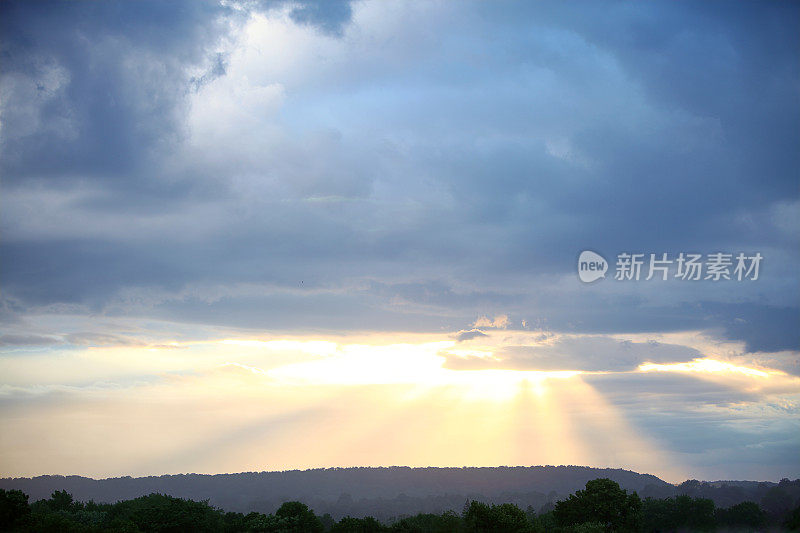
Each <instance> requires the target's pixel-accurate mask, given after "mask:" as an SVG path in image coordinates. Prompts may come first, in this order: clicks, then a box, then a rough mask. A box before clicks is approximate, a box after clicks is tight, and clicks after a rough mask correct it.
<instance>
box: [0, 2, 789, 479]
mask: <svg viewBox="0 0 800 533" xmlns="http://www.w3.org/2000/svg"><path fill="white" fill-rule="evenodd" d="M0 10H2V13H1V16H0V43H1V45H2V48H1V49H0V54H1V55H2V58H1V59H2V60H1V61H0V175H2V210H0V224H1V228H2V240H0V250H1V252H2V253H0V283H1V284H2V293H1V294H0V320H2V322H0V327H1V328H2V336H0V346H1V347H2V349H3V353H4V355H3V357H4V358H5V359H4V361H5V362H4V363H3V364H4V365H6V366H7V369H8V371H9V372H11V374H5V375H6V376H9V377H7V378H5V379H6V385H5V386H7V387H10V388H7V389H4V390H5V393H4V394H7V395H10V396H13V397H16V396H14V395H17V394H22V392H20V391H28V392H26V393H25V394H28V393H29V392H30V391H32V390H34V389H36V387H45V389H41V388H40V389H36V390H37V391H38V392H37V394H40V393H41V394H44V392H43V391H50V392H47V394H50V393H52V390H51V389H47V388H46V387H62V386H69V387H73V386H75V387H84V386H85V387H89V386H91V387H94V386H95V385H93V384H100V385H98V386H100V389H97V390H105V389H104V388H103V387H104V385H102V384H103V383H111V382H113V383H116V385H115V386H125V387H127V386H132V385H131V384H132V383H138V382H141V383H151V380H152V379H164V374H162V372H167V373H178V374H181V375H182V373H187V372H188V373H191V372H192V368H193V366H192V363H190V362H189V361H191V360H194V361H202V360H203V357H205V356H206V355H207V354H206V352H204V351H203V350H199V351H198V350H189V351H190V352H191V353H192V354H193V357H194V358H195V359H182V357H183V356H177V355H174V354H175V353H178V352H180V353H184V351H182V350H179V349H177V348H180V347H185V344H184V343H190V344H191V343H203V342H218V341H221V340H224V339H228V338H239V339H241V338H243V337H246V338H251V339H264V338H269V339H277V340H280V339H283V338H284V337H286V338H289V337H291V338H296V337H297V336H300V337H303V336H310V335H314V336H323V337H326V336H327V337H326V338H329V339H331V342H339V341H340V340H341V338H349V336H353V335H355V336H360V335H383V336H384V337H385V338H387V339H389V338H390V339H392V341H391V342H389V341H379V340H376V339H375V338H373V337H370V339H371V340H370V342H369V343H367V344H369V345H372V346H385V345H393V344H395V343H396V342H401V343H402V341H401V340H398V335H400V336H402V335H407V336H409V337H414V336H416V335H434V336H435V337H436V339H437V342H454V343H455V347H452V348H448V350H446V351H445V352H442V353H441V354H439V355H437V356H435V357H436V359H431V361H433V362H435V364H433V367H434V368H437V369H438V368H441V369H444V370H446V371H447V372H451V371H452V372H457V371H458V370H459V369H461V370H462V371H465V372H466V371H469V370H476V371H477V370H479V369H480V370H486V371H512V372H531V371H533V372H536V371H542V372H561V371H568V372H589V373H591V375H592V376H606V377H597V378H596V379H598V380H600V381H598V382H597V383H594V382H592V381H591V380H590V378H588V377H584V378H581V379H585V380H586V382H587V383H590V384H591V386H596V387H598V388H597V390H598V391H600V393H602V394H612V393H613V392H614V388H613V387H610V388H609V387H606V388H604V387H605V386H606V385H608V384H609V383H616V382H615V381H613V380H612V378H611V377H609V376H612V375H613V376H618V379H620V380H622V381H620V383H623V384H621V385H619V387H621V388H622V389H623V390H630V391H632V392H631V394H634V395H638V396H637V397H639V398H641V397H643V396H642V395H648V396H647V397H648V398H650V399H651V400H653V401H654V402H655V403H656V407H658V405H660V404H659V402H660V401H662V400H663V401H664V402H666V403H665V404H664V412H665V413H666V412H670V413H675V412H677V411H673V410H672V407H668V406H667V403H669V405H673V403H674V404H675V405H677V402H678V400H676V399H675V397H674V396H673V395H672V394H673V392H675V391H678V392H680V391H684V392H685V393H686V399H685V400H684V404H683V407H682V408H681V409H683V411H681V412H683V413H684V414H685V415H686V416H687V417H688V416H689V414H686V412H688V411H691V409H688V408H687V407H686V405H688V403H689V402H691V401H694V400H693V399H690V398H695V396H693V395H695V394H697V395H699V396H697V397H699V398H703V397H710V396H703V394H705V393H703V392H702V391H699V392H698V390H699V389H697V387H695V385H696V384H697V382H696V380H694V379H693V378H692V379H689V378H687V376H688V375H690V374H691V372H693V371H694V370H691V371H689V370H687V371H686V372H684V370H685V369H686V368H687V367H664V368H671V369H672V370H675V372H677V373H675V372H673V371H672V370H669V371H665V372H667V374H662V373H659V374H658V377H660V378H663V379H655V378H654V377H653V376H654V375H655V374H653V373H652V372H660V371H652V372H649V371H645V370H643V368H646V367H643V366H642V365H647V364H650V365H680V364H691V363H692V361H708V360H713V361H717V362H720V364H721V363H723V362H724V363H725V364H729V365H732V366H731V367H730V368H749V369H756V370H757V371H759V372H766V374H765V375H768V376H776V375H778V374H771V373H770V372H778V373H781V375H783V376H792V375H797V374H798V373H800V370H799V368H800V367H798V350H800V337H798V327H797V325H798V323H800V283H799V281H800V280H799V279H798V275H797V265H798V263H800V246H798V245H800V192H799V191H798V177H797V176H798V174H797V173H798V169H800V152H798V150H797V149H796V147H797V146H798V145H800V144H799V141H800V100H799V99H798V94H797V87H798V81H800V61H798V59H800V58H798V50H797V46H796V36H797V34H798V30H800V23H798V20H800V16H799V15H800V13H798V8H797V6H795V5H792V4H790V3H772V4H767V5H764V4H763V3H755V2H753V3H750V2H744V3H737V4H736V5H730V6H728V5H725V6H722V5H717V4H686V3H680V4H679V3H673V2H652V3H648V4H631V3H627V2H607V3H602V4H600V3H594V2H585V3H580V2H579V3H570V4H564V3H556V2H544V3H533V4H528V3H522V2H519V3H517V2H500V3H483V2H458V3H456V2H403V3H400V2H396V3H394V2H393V3H385V2H375V1H353V2H344V1H336V2H313V1H298V2H292V1H272V2H269V1H236V0H232V1H221V2H212V1H208V2H194V1H186V2H182V1H175V2H122V1H112V2H53V3H43V2H35V3H31V2H3V3H2V5H0ZM587 249H588V250H595V251H598V252H600V253H602V254H604V256H605V257H606V258H608V259H613V258H614V257H615V256H616V254H618V253H620V252H624V251H639V252H644V253H659V254H660V253H670V254H677V253H679V252H696V253H704V254H708V253H714V252H719V251H723V252H730V253H737V252H747V253H755V252H760V253H761V254H762V255H763V256H764V260H763V264H762V269H761V273H760V277H759V279H758V280H756V281H744V282H736V281H730V282H716V283H715V282H710V281H700V282H682V281H678V280H671V281H665V282H660V281H657V280H654V281H649V282H644V281H641V282H615V281H614V280H613V279H611V278H612V276H608V277H607V279H605V280H601V281H599V282H596V283H593V284H591V285H586V284H582V283H581V282H580V281H579V279H578V277H577V275H576V272H575V266H576V265H575V262H576V258H577V256H578V254H579V253H580V251H582V250H587ZM612 269H613V265H612ZM341 336H343V337H341ZM340 337H341V338H340ZM665 339H667V340H665ZM676 339H677V340H676ZM326 342H327V341H326ZM411 344H413V343H411ZM411 344H409V346H410V345H411ZM192 346H194V345H193V344H192ZM721 346H724V347H726V349H725V350H722V349H718V348H719V347H721ZM167 347H172V348H176V349H175V350H170V349H167ZM715 347H716V348H715ZM151 349H152V350H158V351H159V353H162V352H163V353H164V354H165V355H164V360H163V361H161V362H160V363H158V364H154V366H153V367H152V368H149V369H148V368H141V367H139V366H138V365H135V364H132V363H130V362H126V361H124V360H123V359H124V357H122V358H120V359H114V361H116V364H118V365H119V366H114V365H111V366H110V367H109V366H106V365H107V364H108V361H105V362H104V363H103V364H102V365H101V366H99V367H98V366H96V364H95V363H97V361H93V362H92V363H89V362H88V361H85V364H87V365H91V366H92V370H91V371H87V373H86V375H89V376H92V379H91V380H88V381H86V380H84V381H81V380H78V381H76V382H74V383H73V382H68V381H63V383H60V384H59V382H58V380H57V379H56V380H55V381H53V382H52V383H51V382H49V381H47V380H45V382H46V383H45V382H41V383H39V384H38V385H37V381H36V377H35V376H37V375H39V376H43V375H45V374H42V373H38V374H37V372H39V371H38V370H35V369H34V368H33V367H31V368H30V369H29V368H28V367H26V366H25V365H27V364H31V365H34V366H35V364H36V362H37V361H50V362H53V361H58V360H59V358H60V357H64V356H65V355H64V354H79V353H83V354H96V353H99V352H98V350H99V351H103V350H107V351H108V353H109V354H111V353H123V352H118V350H151ZM376 349H377V348H376ZM103 353H106V352H103ZM125 353H128V352H125ZM132 353H134V352H130V354H132ZM136 353H138V352H136ZM130 354H128V356H129V357H135V356H133V355H130ZM166 354H173V355H166ZM287 354H288V355H287ZM234 355H235V354H233V355H231V356H230V357H229V359H230V361H228V360H227V359H226V360H225V361H216V359H215V358H212V359H214V361H216V363H219V364H224V363H226V362H231V363H236V364H241V365H245V366H247V365H250V366H252V367H253V368H261V367H260V366H259V365H261V364H262V363H264V362H263V361H249V362H248V361H245V360H242V361H239V360H236V357H235V356H234ZM128 356H125V357H128ZM76 357H80V356H76ZM86 357H87V358H88V359H90V360H92V357H93V356H90V355H86ZM281 357H288V358H289V359H287V360H286V361H284V360H283V359H281V361H283V362H284V363H286V364H290V362H291V359H292V357H296V358H298V357H299V358H300V359H302V358H303V357H305V356H302V357H301V356H300V355H298V354H297V353H296V352H293V351H292V350H288V351H285V352H284V355H283V356H281ZM431 357H434V356H433V355H431ZM179 359H180V360H181V363H180V364H175V365H172V364H171V363H166V361H172V362H175V361H178V360H179ZM148 360H149V359H148ZM59 364H60V363H59ZM196 364H198V365H200V366H203V364H201V363H199V362H198V363H196ZM18 365H19V366H18ZM267 366H268V367H269V365H267ZM98 368H100V369H104V370H98ZM236 368H240V367H236ZM426 368H428V367H426ZM653 368H655V367H653ZM681 368H683V369H684V370H680V369H681ZM708 368H710V367H703V368H701V372H705V371H706V370H708ZM719 368H722V370H720V372H722V375H729V374H730V373H731V372H733V374H731V375H737V374H736V371H735V370H730V368H729V367H719ZM15 369H19V370H15ZM676 369H677V370H676ZM15 372H17V373H16V374H15ZM104 372H105V373H104ZM437 372H438V370H437ZM682 372H683V373H682ZM715 372H716V371H715ZM603 373H608V374H607V375H606V374H603ZM170 375H171V374H170ZM448 375H449V374H448ZM691 375H693V374H691ZM714 375H717V374H714ZM154 376H155V377H154ZM620 376H621V377H620ZM664 376H667V377H664ZM591 379H595V378H591ZM613 379H617V378H613ZM765 379H772V378H765ZM775 379H778V378H775ZM780 379H783V378H780ZM786 379H790V378H786ZM137 380H138V381H137ZM637 380H638V381H637ZM645 383H646V384H647V385H645ZM651 383H652V387H653V389H655V390H656V391H658V390H661V389H663V391H662V392H663V396H658V395H656V396H655V397H654V396H653V394H655V393H653V392H651V391H650V389H649V388H648V387H650V385H649V384H651ZM790 383H795V382H791V381H790ZM101 385H102V386H101ZM148 386H149V385H148ZM26 387H27V388H26ZM30 387H33V388H34V389H31V388H30ZM715 387H717V388H716V389H715V392H714V393H713V394H714V395H717V394H718V395H721V396H720V398H722V399H720V400H719V402H720V404H721V403H724V401H723V400H724V398H725V391H726V390H729V391H731V390H736V391H738V390H741V389H746V388H747V387H746V386H745V385H742V384H741V383H735V384H731V385H730V386H729V387H727V388H726V386H724V385H720V384H719V383H717V384H715ZM793 387H794V388H792V386H789V387H788V389H781V391H780V392H775V390H773V389H772V388H770V389H769V390H770V391H771V392H770V393H769V395H756V396H748V397H746V398H743V399H741V401H748V402H750V404H751V405H759V406H766V405H772V403H770V402H773V403H774V402H778V403H779V404H780V405H784V406H785V405H789V407H786V408H787V409H789V410H791V411H792V412H796V403H792V402H796V395H797V386H796V383H795V385H793ZM53 390H55V389H53ZM58 390H59V391H60V392H59V393H58V394H64V395H70V394H75V391H74V390H73V389H58ZM97 390H95V389H92V391H94V392H92V394H100V393H99V392H97ZM634 391H636V392H634ZM709 394H710V393H709ZM790 397H791V398H794V399H787V398H790ZM659 398H660V399H659ZM664 398H669V400H668V401H667V400H666V399H664ZM715 398H717V396H715ZM739 399H740V398H739V396H738V395H736V394H733V393H731V395H730V397H729V399H728V403H729V404H731V405H734V404H736V402H738V401H739ZM14 401H16V400H14ZM716 402H717V399H715V400H714V402H712V403H713V404H714V405H715V406H716V405H718V404H717V403H716ZM781 402H783V403H781ZM786 402H789V404H787V403H786ZM715 408H716V407H715ZM620 409H623V407H620ZM720 409H721V407H720ZM765 409H766V408H765ZM765 412H766V411H765ZM772 412H773V411H769V413H772ZM639 414H640V415H641V416H642V417H643V418H641V420H639V419H638V418H637V420H638V422H637V423H640V424H641V427H643V428H648V429H647V431H651V432H652V434H653V435H664V434H665V432H664V431H660V430H659V431H657V430H656V429H654V428H655V427H656V426H658V423H657V422H656V421H655V420H656V419H655V418H652V417H651V418H647V417H646V416H645V414H643V413H639ZM695 414H696V413H695ZM631 416H634V415H633V414H631ZM636 416H639V415H636ZM664 416H667V415H664ZM670 416H673V415H670ZM674 416H678V415H674ZM730 416H733V415H730ZM764 416H772V415H769V414H767V415H764ZM775 416H776V417H777V418H776V417H773V418H772V419H774V420H779V422H775V423H774V424H773V425H771V426H770V431H772V432H773V433H774V434H773V433H770V435H771V436H770V439H772V440H770V442H778V441H780V438H779V436H780V435H782V436H783V437H781V438H784V440H785V439H789V437H788V436H787V435H788V433H787V432H786V426H785V424H784V422H783V420H784V419H783V418H781V417H780V416H778V415H775ZM719 417H720V418H719V419H718V422H719V424H720V425H724V424H725V415H724V414H720V415H719ZM772 419H771V420H772ZM692 420H697V418H692ZM688 427H689V426H687V428H688ZM692 427H694V426H692ZM698 427H701V426H698ZM693 431H695V430H694V429H686V432H687V434H688V432H693ZM731 431H734V429H731ZM736 431H738V429H737V430H736ZM781 432H783V433H781ZM775 435H778V437H776V436H775ZM654 438H656V437H654ZM659 438H660V437H659ZM675 438H677V437H675ZM731 438H733V437H731ZM734 440H735V439H734ZM742 442H744V441H742ZM780 442H783V441H780ZM792 442H793V441H792ZM750 445H754V444H753V443H752V442H750V441H748V443H747V444H742V446H750ZM775 446H777V447H778V448H777V449H779V450H784V448H785V446H784V448H781V446H783V444H776V445H775ZM767 448H769V446H766V445H765V448H764V449H767ZM742 449H744V448H742ZM747 449H748V450H752V449H754V448H747ZM769 449H772V448H769ZM707 450H710V448H707ZM687 453H688V452H687ZM698 453H699V452H698ZM730 453H731V454H732V455H731V457H734V456H735V455H736V453H738V452H735V450H734V451H732V452H730ZM748 453H750V452H748ZM781 453H783V452H781ZM709 454H712V452H711V451H707V453H706V455H702V454H700V455H701V456H702V457H701V459H702V458H707V457H709V456H710V455H709ZM778 456H779V457H783V458H784V459H786V458H787V457H788V455H787V454H786V453H784V454H783V455H780V453H778ZM748 457H749V456H748ZM701 459H697V461H696V462H697V464H699V462H700V461H701ZM732 460H733V459H732ZM786 460H788V459H786ZM743 461H744V459H743ZM747 461H751V462H752V459H747ZM690 462H691V461H690ZM778 462H780V461H778ZM215 464H216V463H215ZM781 464H784V463H781ZM3 466H4V467H6V465H3ZM164 468H167V467H166V466H165V467H164ZM778 469H779V468H778V467H776V468H775V469H773V470H770V472H777V470H778ZM712 471H713V472H716V471H717V470H713V469H711V470H709V472H712ZM743 471H744V470H743ZM720 472H722V470H720ZM748 472H755V470H748ZM120 473H122V472H121V471H120ZM731 475H733V474H731ZM753 475H755V474H753ZM770 475H771V474H770Z"/></svg>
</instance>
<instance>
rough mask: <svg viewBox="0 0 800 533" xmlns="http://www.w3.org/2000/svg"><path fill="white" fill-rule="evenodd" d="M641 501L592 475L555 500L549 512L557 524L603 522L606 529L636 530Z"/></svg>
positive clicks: (635, 496)
mask: <svg viewBox="0 0 800 533" xmlns="http://www.w3.org/2000/svg"><path fill="white" fill-rule="evenodd" d="M641 511H642V501H641V500H640V499H639V496H638V495H637V494H636V493H635V492H634V493H632V494H628V493H627V491H625V490H624V489H622V488H620V486H619V484H617V483H616V482H615V481H612V480H610V479H606V478H601V479H593V480H591V481H588V482H587V483H586V489H584V490H579V491H577V492H576V493H575V494H571V495H570V496H569V497H568V498H567V499H566V500H562V501H559V502H558V503H556V507H555V509H554V510H553V516H554V517H555V519H556V522H557V523H558V524H559V525H560V526H575V525H578V524H583V523H587V522H589V523H599V524H603V526H604V528H605V530H606V531H637V530H638V529H639V526H640V523H641Z"/></svg>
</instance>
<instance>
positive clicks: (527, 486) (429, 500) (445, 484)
mask: <svg viewBox="0 0 800 533" xmlns="http://www.w3.org/2000/svg"><path fill="white" fill-rule="evenodd" d="M599 477H607V478H610V479H613V480H614V481H616V482H617V483H619V484H620V485H621V486H622V487H623V488H625V489H628V490H635V491H636V492H638V493H639V494H640V495H642V496H648V495H650V496H655V497H664V496H670V495H673V494H675V493H676V491H677V490H678V487H676V486H674V485H671V484H669V483H667V482H666V481H663V480H661V479H659V478H658V477H656V476H653V475H650V474H638V473H636V472H631V471H629V470H621V469H603V468H589V467H583V466H532V467H492V468H488V467H487V468H408V467H388V468H327V469H314V470H290V471H284V472H246V473H240V474H217V475H205V474H180V475H165V476H158V477H155V476H151V477H141V478H132V477H121V478H109V479H99V480H98V479H91V478H86V477H81V476H66V477H65V476H38V477H34V478H2V479H0V488H5V489H12V488H13V489H21V490H23V491H24V492H26V493H27V494H28V495H30V497H31V501H35V500H38V499H42V498H47V497H49V496H50V494H51V493H52V492H53V491H54V490H62V489H63V490H67V491H68V492H70V493H71V494H72V495H73V496H74V497H75V499H77V500H81V501H88V500H94V501H96V502H114V501H117V500H123V499H131V498H135V497H138V496H142V495H146V494H150V493H152V492H160V493H164V494H170V495H172V496H178V497H181V498H190V499H193V500H209V502H210V503H211V504H212V505H215V506H217V507H221V508H223V509H225V510H230V511H240V512H249V511H259V512H265V513H269V512H273V511H274V510H275V509H276V508H277V507H278V506H279V505H280V504H281V503H282V502H285V501H289V500H300V501H303V502H304V503H307V504H308V505H309V506H311V507H312V508H313V509H314V510H315V511H316V512H317V513H318V514H323V513H326V512H327V513H330V514H331V515H333V516H334V517H341V516H344V515H347V514H350V515H353V516H365V515H373V516H375V517H378V518H384V519H385V518H392V517H397V516H402V515H407V514H415V513H418V512H436V513H440V512H443V511H446V510H454V511H457V512H460V511H461V509H462V507H463V505H464V503H465V502H466V501H467V500H468V499H478V500H482V501H486V502H492V503H494V502H512V503H516V504H517V505H520V506H521V507H522V508H523V509H524V508H527V507H528V506H532V507H533V508H534V509H536V510H539V509H540V508H542V507H543V506H547V505H549V504H552V502H554V501H556V500H558V499H561V498H563V497H565V496H567V495H568V494H571V493H573V492H575V491H576V490H578V489H581V488H583V487H584V485H585V484H586V482H587V481H589V480H591V479H595V478H599ZM687 483H689V482H687ZM692 483H694V484H696V483H699V482H696V481H693V482H692ZM718 483H719V482H718ZM728 483H730V484H734V483H738V482H728ZM750 483H753V482H750ZM694 484H693V485H692V489H693V491H695V492H697V491H698V490H699V489H698V487H697V486H695V485H694ZM684 485H685V484H684ZM774 485H775V484H763V483H761V484H758V483H757V484H755V485H753V487H755V488H756V489H758V487H761V488H762V489H764V490H766V489H768V488H769V487H771V486H774ZM681 486H683V485H681ZM703 487H705V488H704V489H703V490H705V491H706V492H707V491H711V492H714V491H717V490H720V489H719V488H718V487H714V486H712V485H708V484H704V485H703ZM739 487H744V485H739ZM751 488H752V487H751ZM737 490H738V491H739V492H740V493H741V495H742V498H744V497H745V496H746V494H745V493H746V492H751V491H749V490H748V491H745V490H743V488H738V489H737ZM754 490H755V489H754Z"/></svg>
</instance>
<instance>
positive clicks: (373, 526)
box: [331, 516, 389, 533]
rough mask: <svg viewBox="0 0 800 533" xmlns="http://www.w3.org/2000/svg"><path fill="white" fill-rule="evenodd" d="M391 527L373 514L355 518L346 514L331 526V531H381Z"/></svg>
mask: <svg viewBox="0 0 800 533" xmlns="http://www.w3.org/2000/svg"><path fill="white" fill-rule="evenodd" d="M383 531H389V528H387V527H386V526H384V525H383V524H381V523H380V522H378V521H377V520H375V519H374V518H373V517H371V516H367V517H365V518H353V517H351V516H346V517H344V518H342V519H341V520H339V522H338V523H336V524H335V525H334V526H333V527H332V528H331V533H381V532H383Z"/></svg>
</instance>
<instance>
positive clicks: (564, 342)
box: [447, 336, 702, 371]
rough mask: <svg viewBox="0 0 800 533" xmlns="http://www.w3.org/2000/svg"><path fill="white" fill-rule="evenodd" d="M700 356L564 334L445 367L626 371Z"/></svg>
mask: <svg viewBox="0 0 800 533" xmlns="http://www.w3.org/2000/svg"><path fill="white" fill-rule="evenodd" d="M701 356H702V354H700V353H699V352H698V351H697V350H695V349H694V348H689V347H686V346H679V345H673V344H662V343H657V342H631V341H618V340H616V339H611V338H607V337H599V336H585V337H574V336H565V337H562V338H560V339H558V340H557V341H555V342H552V343H551V344H546V345H537V346H505V347H502V348H500V349H499V350H498V351H496V352H495V353H494V358H493V359H483V358H478V357H468V358H462V357H457V356H450V357H448V360H447V366H448V368H454V369H460V368H470V369H478V368H509V369H515V370H584V371H625V370H633V369H635V368H637V367H638V366H639V365H640V364H642V363H646V362H650V363H672V362H684V361H691V360H692V359H695V358H698V357H701Z"/></svg>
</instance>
